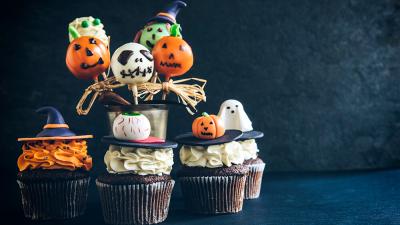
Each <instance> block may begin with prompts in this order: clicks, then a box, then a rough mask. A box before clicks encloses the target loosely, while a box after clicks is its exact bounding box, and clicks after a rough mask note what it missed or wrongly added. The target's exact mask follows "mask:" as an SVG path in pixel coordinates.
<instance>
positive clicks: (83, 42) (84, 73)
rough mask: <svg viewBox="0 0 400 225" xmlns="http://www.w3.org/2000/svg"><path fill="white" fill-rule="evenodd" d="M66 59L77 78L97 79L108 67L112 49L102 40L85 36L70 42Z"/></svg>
mask: <svg viewBox="0 0 400 225" xmlns="http://www.w3.org/2000/svg"><path fill="white" fill-rule="evenodd" d="M65 61H66V63H67V67H68V69H69V70H70V71H71V73H72V74H74V76H76V77H77V78H80V79H85V80H88V79H95V78H96V77H97V76H98V75H99V74H101V73H103V72H104V71H106V70H107V69H108V67H109V65H110V51H109V49H108V47H107V46H106V45H105V44H104V43H103V42H102V41H101V40H99V39H97V38H94V37H87V36H83V37H79V38H77V39H75V40H74V41H72V42H71V43H70V44H69V46H68V49H67V56H66V60H65Z"/></svg>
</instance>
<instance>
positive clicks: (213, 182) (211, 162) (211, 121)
mask: <svg viewBox="0 0 400 225" xmlns="http://www.w3.org/2000/svg"><path fill="white" fill-rule="evenodd" d="M241 135H242V132H241V131H239V130H227V131H225V128H224V126H223V125H222V123H221V121H220V119H219V118H218V117H217V116H215V115H208V114H206V113H203V115H202V116H201V117H198V118H196V119H195V120H194V122H193V124H192V132H191V133H190V132H189V133H186V134H182V135H179V136H177V137H176V138H175V139H176V141H177V142H178V143H180V144H182V148H181V149H180V152H179V157H180V160H181V163H182V164H183V167H182V169H181V170H180V171H178V177H179V181H180V184H181V189H182V193H183V198H184V201H185V205H186V209H187V210H190V211H192V212H194V213H200V214H223V213H237V212H239V211H241V210H242V207H243V197H244V187H245V182H246V175H247V173H248V167H247V166H245V165H243V161H244V158H243V152H242V151H241V146H240V144H239V143H237V142H235V140H236V139H237V138H239V137H240V136H241Z"/></svg>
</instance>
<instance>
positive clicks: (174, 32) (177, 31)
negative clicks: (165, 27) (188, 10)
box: [171, 23, 182, 38]
mask: <svg viewBox="0 0 400 225" xmlns="http://www.w3.org/2000/svg"><path fill="white" fill-rule="evenodd" d="M171 36H172V37H180V38H181V37H182V35H181V25H179V24H178V23H175V24H173V25H172V26H171Z"/></svg>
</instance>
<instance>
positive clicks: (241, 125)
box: [218, 99, 253, 132]
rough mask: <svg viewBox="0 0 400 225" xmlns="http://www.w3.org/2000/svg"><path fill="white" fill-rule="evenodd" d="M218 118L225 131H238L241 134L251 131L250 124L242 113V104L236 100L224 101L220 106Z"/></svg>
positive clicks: (244, 113) (243, 112)
mask: <svg viewBox="0 0 400 225" xmlns="http://www.w3.org/2000/svg"><path fill="white" fill-rule="evenodd" d="M218 116H219V117H220V118H221V121H222V123H224V125H225V129H227V130H240V131H242V132H247V131H251V130H253V126H252V125H251V124H252V123H251V121H250V119H249V117H248V116H247V114H246V112H245V111H244V109H243V105H242V103H240V102H239V101H237V100H233V99H229V100H226V101H224V102H223V103H222V104H221V107H220V109H219V112H218Z"/></svg>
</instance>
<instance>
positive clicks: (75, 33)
mask: <svg viewBox="0 0 400 225" xmlns="http://www.w3.org/2000/svg"><path fill="white" fill-rule="evenodd" d="M68 32H69V34H71V36H72V37H73V38H74V39H77V38H78V37H80V36H81V35H80V34H79V32H78V31H77V30H76V29H75V27H73V26H68Z"/></svg>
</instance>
